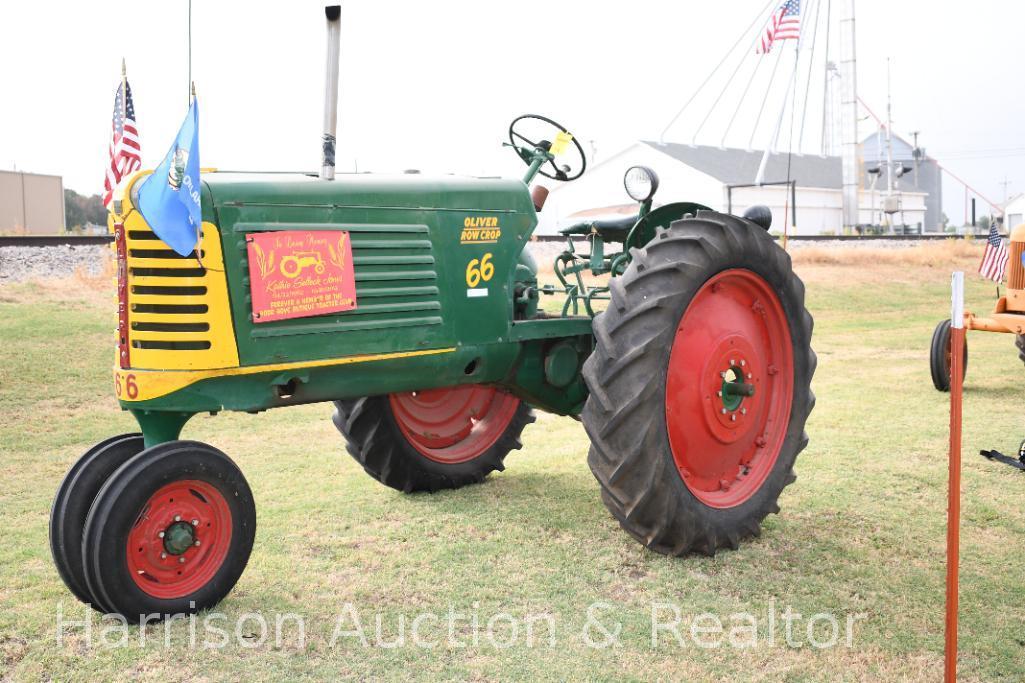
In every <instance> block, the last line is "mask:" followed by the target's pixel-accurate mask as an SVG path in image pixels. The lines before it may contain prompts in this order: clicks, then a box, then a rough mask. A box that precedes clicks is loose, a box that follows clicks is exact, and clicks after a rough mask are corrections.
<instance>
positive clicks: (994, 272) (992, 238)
mask: <svg viewBox="0 0 1025 683" xmlns="http://www.w3.org/2000/svg"><path fill="white" fill-rule="evenodd" d="M1007 258H1008V252H1007V245H1005V244H1004V240H1003V239H1002V238H1001V237H1000V233H999V232H998V231H997V222H996V221H995V220H991V221H990V222H989V237H987V238H986V252H985V253H984V254H983V255H982V263H980V264H979V275H981V276H982V277H984V278H988V279H990V280H993V281H994V282H1000V281H1001V280H1003V279H1004V270H1005V269H1006V268H1007Z"/></svg>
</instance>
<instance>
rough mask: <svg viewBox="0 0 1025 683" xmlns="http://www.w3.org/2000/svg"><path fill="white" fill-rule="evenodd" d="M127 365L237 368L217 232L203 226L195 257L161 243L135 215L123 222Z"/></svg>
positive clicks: (198, 368)
mask: <svg viewBox="0 0 1025 683" xmlns="http://www.w3.org/2000/svg"><path fill="white" fill-rule="evenodd" d="M124 230H125V247H126V250H127V252H128V253H127V265H128V342H129V348H130V358H131V366H132V367H133V368H140V369H153V370H207V369H215V368H229V367H238V349H237V347H236V346H235V333H234V328H233V325H232V322H231V310H230V308H229V305H228V289H227V282H226V281H225V277H224V257H223V254H222V252H221V240H220V236H219V235H218V233H217V228H216V227H215V226H214V225H213V224H212V223H206V222H204V223H203V227H202V237H201V240H200V244H199V249H200V252H199V253H200V256H201V259H202V265H200V262H199V260H197V258H196V255H195V254H193V255H191V256H187V257H182V256H179V255H178V254H176V253H175V252H174V251H172V250H171V248H170V247H168V246H167V245H166V244H164V243H163V242H162V241H161V240H160V239H159V238H158V237H157V236H156V234H154V232H153V231H152V230H150V228H149V226H148V225H147V224H146V221H145V220H144V219H143V217H142V215H141V214H140V213H139V212H138V211H130V212H129V215H128V217H127V218H126V219H125V224H124Z"/></svg>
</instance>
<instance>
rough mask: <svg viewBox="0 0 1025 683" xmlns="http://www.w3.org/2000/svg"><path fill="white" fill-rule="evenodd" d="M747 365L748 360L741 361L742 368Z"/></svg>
mask: <svg viewBox="0 0 1025 683" xmlns="http://www.w3.org/2000/svg"><path fill="white" fill-rule="evenodd" d="M745 365H747V361H746V360H743V359H741V361H740V367H744V366H745Z"/></svg>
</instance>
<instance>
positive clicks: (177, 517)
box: [174, 515, 182, 522]
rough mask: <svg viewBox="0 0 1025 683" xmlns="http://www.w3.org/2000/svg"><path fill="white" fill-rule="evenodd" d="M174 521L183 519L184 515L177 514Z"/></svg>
mask: <svg viewBox="0 0 1025 683" xmlns="http://www.w3.org/2000/svg"><path fill="white" fill-rule="evenodd" d="M174 521H176V522H180V521H182V516H181V515H175V516H174Z"/></svg>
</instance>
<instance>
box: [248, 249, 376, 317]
mask: <svg viewBox="0 0 1025 683" xmlns="http://www.w3.org/2000/svg"><path fill="white" fill-rule="evenodd" d="M246 248H247V250H248V254H249V287H250V294H251V295H252V299H253V322H256V323H266V322H272V321H274V320H287V319H289V318H306V317H310V316H315V315H325V314H328V313H340V312H342V311H351V310H352V309H354V308H356V276H355V273H354V271H353V265H352V243H351V241H350V239H349V233H348V232H347V231H345V230H287V231H280V232H260V233H253V234H251V235H248V236H247V237H246Z"/></svg>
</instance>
